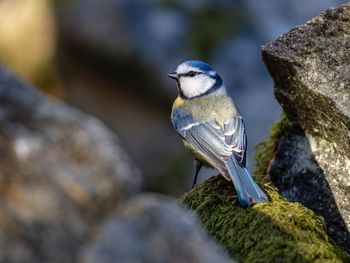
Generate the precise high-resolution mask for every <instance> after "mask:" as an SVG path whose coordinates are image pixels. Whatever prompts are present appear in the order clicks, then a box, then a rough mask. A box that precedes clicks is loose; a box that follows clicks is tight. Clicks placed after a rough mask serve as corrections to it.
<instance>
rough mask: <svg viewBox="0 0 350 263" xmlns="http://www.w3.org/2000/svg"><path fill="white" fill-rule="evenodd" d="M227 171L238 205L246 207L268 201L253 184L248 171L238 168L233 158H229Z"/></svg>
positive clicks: (254, 183)
mask: <svg viewBox="0 0 350 263" xmlns="http://www.w3.org/2000/svg"><path fill="white" fill-rule="evenodd" d="M227 169H228V172H229V174H230V176H231V179H232V182H233V184H234V186H235V189H236V192H237V197H238V200H239V203H240V204H241V205H242V206H245V207H246V206H250V205H251V204H254V203H263V202H268V201H269V199H268V198H267V196H266V195H265V193H264V192H263V191H262V190H261V188H260V187H259V186H258V185H257V183H256V182H254V179H253V177H252V176H251V175H250V174H249V172H248V170H247V169H246V168H245V167H242V166H240V165H239V164H238V163H237V162H236V160H235V159H234V158H233V157H232V158H229V160H228V162H227Z"/></svg>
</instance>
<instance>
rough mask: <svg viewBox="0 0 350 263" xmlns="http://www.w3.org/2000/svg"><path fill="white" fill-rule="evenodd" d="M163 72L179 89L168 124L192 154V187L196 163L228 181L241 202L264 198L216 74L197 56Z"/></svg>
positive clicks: (241, 132)
mask: <svg viewBox="0 0 350 263" xmlns="http://www.w3.org/2000/svg"><path fill="white" fill-rule="evenodd" d="M168 76H169V77H170V78H172V79H174V80H176V84H177V88H178V93H179V95H178V97H177V98H176V100H175V101H174V104H173V108H172V112H171V122H172V124H173V126H174V128H175V130H176V131H177V132H178V134H179V135H180V136H181V138H182V140H183V143H184V145H185V147H186V149H187V150H188V151H189V152H190V153H191V154H192V155H193V157H194V158H195V162H196V174H195V179H194V185H195V184H196V181H197V176H198V173H199V170H200V169H201V167H202V165H204V166H208V167H213V168H216V169H217V170H218V171H219V172H220V174H221V175H222V176H223V177H224V178H225V179H227V180H229V181H231V180H232V182H233V184H234V187H235V189H236V192H237V197H238V200H239V203H240V204H241V206H244V207H247V206H250V205H251V204H253V203H261V202H268V198H267V197H266V195H265V193H264V192H263V191H262V190H261V189H260V187H259V186H258V185H257V184H256V183H255V182H254V180H253V178H252V176H251V175H250V174H249V172H248V170H247V169H246V156H247V136H246V132H245V126H244V121H243V118H242V117H241V115H240V113H239V112H238V110H237V108H236V106H235V104H234V102H233V100H232V99H231V97H229V96H228V95H227V92H226V88H225V86H224V84H223V81H222V79H221V78H220V76H219V75H218V74H217V73H216V71H215V70H214V69H212V68H211V67H210V66H209V65H208V64H206V63H204V62H202V61H198V60H189V61H185V62H183V63H182V64H180V65H179V66H178V67H177V69H176V71H175V72H173V73H170V74H168Z"/></svg>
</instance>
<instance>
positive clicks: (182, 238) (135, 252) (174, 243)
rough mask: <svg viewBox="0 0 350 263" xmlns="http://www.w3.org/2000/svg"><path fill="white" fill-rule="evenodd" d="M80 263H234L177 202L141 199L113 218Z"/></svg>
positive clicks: (125, 206) (147, 195)
mask: <svg viewBox="0 0 350 263" xmlns="http://www.w3.org/2000/svg"><path fill="white" fill-rule="evenodd" d="M79 262H82V263H93V262H105V263H109V262H135V263H137V262H170V263H171V262H174V263H175V262H208V263H209V262H232V260H231V259H230V258H229V257H228V256H227V255H226V253H225V252H224V251H223V249H222V248H220V246H218V245H217V244H216V243H215V242H214V241H213V240H211V239H210V238H209V237H208V236H207V235H206V233H204V231H203V230H202V229H201V228H200V223H199V222H198V221H197V220H196V218H195V217H194V216H193V215H191V214H190V213H189V212H188V211H186V210H185V209H182V208H181V207H179V206H178V205H177V204H176V203H175V202H174V200H172V199H170V198H166V197H163V196H160V195H151V194H146V195H141V196H138V197H136V198H135V199H133V200H131V201H129V202H128V203H126V204H125V205H124V206H123V208H122V210H121V211H120V213H117V214H115V215H114V216H111V217H110V218H109V219H108V220H107V221H106V222H105V223H104V224H103V225H102V227H101V228H100V229H99V230H98V232H97V236H96V238H95V239H94V240H92V241H91V242H89V243H88V244H86V246H85V247H84V248H83V250H82V252H81V256H80V258H79Z"/></svg>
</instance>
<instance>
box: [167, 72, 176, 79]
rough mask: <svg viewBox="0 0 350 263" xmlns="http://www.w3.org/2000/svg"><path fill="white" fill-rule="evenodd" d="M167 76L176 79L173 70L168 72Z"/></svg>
mask: <svg viewBox="0 0 350 263" xmlns="http://www.w3.org/2000/svg"><path fill="white" fill-rule="evenodd" d="M168 77H169V78H171V79H177V74H176V72H175V71H174V72H171V73H169V74H168Z"/></svg>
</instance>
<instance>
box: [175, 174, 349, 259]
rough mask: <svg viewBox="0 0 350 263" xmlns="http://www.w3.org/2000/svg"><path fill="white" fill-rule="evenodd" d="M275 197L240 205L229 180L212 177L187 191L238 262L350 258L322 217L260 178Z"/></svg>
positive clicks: (184, 199) (189, 202)
mask: <svg viewBox="0 0 350 263" xmlns="http://www.w3.org/2000/svg"><path fill="white" fill-rule="evenodd" d="M260 186H261V187H262V188H263V189H264V191H265V192H266V193H267V194H268V196H269V199H270V201H271V202H269V203H264V204H256V205H254V206H252V207H249V208H242V207H241V206H240V205H239V204H238V201H237V197H236V195H235V190H234V187H233V185H232V183H231V182H227V181H226V180H225V179H224V178H223V177H222V176H216V177H213V178H211V179H209V180H207V181H206V182H204V183H203V184H201V185H199V186H198V187H196V188H194V189H193V190H192V191H190V192H188V193H186V194H184V195H183V196H182V197H181V198H180V202H181V203H183V204H184V205H185V206H187V207H189V208H190V209H192V210H194V211H195V212H196V214H197V215H198V216H199V218H200V220H201V222H202V224H203V225H204V226H205V227H206V229H207V230H208V231H209V232H210V233H211V234H212V235H213V236H214V237H216V238H217V240H218V241H219V242H220V243H221V244H222V245H223V246H224V247H225V248H226V250H227V251H228V252H229V254H230V255H231V256H232V257H234V258H235V259H237V260H238V261H239V262H281V261H283V262H328V261H329V262H349V261H350V257H349V255H347V254H346V253H345V252H343V251H341V250H340V249H339V248H338V247H337V246H336V245H335V244H334V242H333V241H332V240H331V239H330V238H329V237H328V235H327V233H326V231H325V227H324V223H323V219H322V218H321V217H319V216H317V215H316V214H315V213H314V212H313V211H311V210H309V209H307V208H305V207H304V206H303V205H301V204H300V203H290V202H288V201H286V200H285V199H283V198H281V197H280V195H279V194H278V192H277V189H275V188H274V187H272V186H271V185H270V184H269V183H260Z"/></svg>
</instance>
